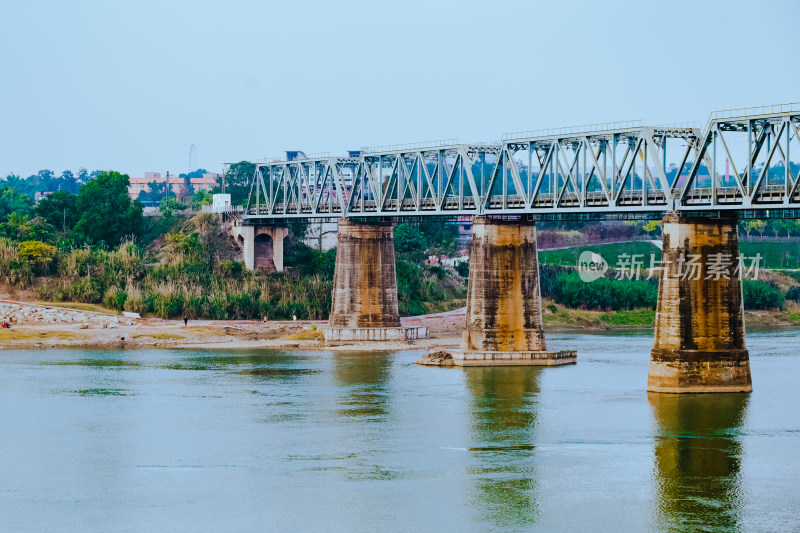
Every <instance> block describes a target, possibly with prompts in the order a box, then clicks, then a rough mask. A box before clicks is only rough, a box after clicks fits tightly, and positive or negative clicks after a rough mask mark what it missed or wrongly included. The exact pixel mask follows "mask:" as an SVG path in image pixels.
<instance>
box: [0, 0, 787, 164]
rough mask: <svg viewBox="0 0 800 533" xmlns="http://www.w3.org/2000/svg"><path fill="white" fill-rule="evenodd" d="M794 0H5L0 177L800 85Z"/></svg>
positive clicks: (609, 110) (692, 110)
mask: <svg viewBox="0 0 800 533" xmlns="http://www.w3.org/2000/svg"><path fill="white" fill-rule="evenodd" d="M798 20H800V1H798V0H785V1H781V0H775V1H766V0H761V1H758V2H756V1H748V2H731V1H720V2H707V1H698V0H693V1H687V2H683V1H673V0H670V1H658V2H647V3H646V2H641V1H635V2H608V1H600V0H592V1H587V2H582V1H564V0H549V1H546V2H487V1H481V2H466V1H462V2H437V1H434V0H428V1H420V2H417V1H413V2H397V1H395V2H381V1H378V0H373V1H369V2H347V1H340V2H336V1H325V2H307V1H291V2H280V3H278V2H255V1H253V2H240V1H233V0H227V1H222V2H203V1H198V0H191V1H167V0H159V1H145V0H138V1H135V2H121V1H120V2H111V1H108V2H79V1H67V2H64V1H58V2H55V1H54V2H38V1H35V0H28V1H16V0H3V1H2V3H1V4H0V21H2V26H0V175H2V176H5V175H6V174H7V173H9V172H14V173H17V174H21V175H23V176H26V175H28V174H31V173H34V172H35V171H37V170H38V169H40V168H50V169H52V170H54V171H56V172H59V173H60V172H61V171H62V170H64V169H72V170H77V169H78V168H79V167H81V166H84V167H87V168H89V169H90V170H92V169H115V170H120V171H122V172H126V173H128V174H130V175H133V176H140V175H142V174H143V172H145V171H148V170H153V171H165V170H170V171H172V172H185V171H186V168H187V166H188V159H189V147H190V146H191V144H195V145H196V146H197V152H198V165H199V166H200V167H203V168H206V169H208V170H213V171H218V170H220V169H221V163H222V162H223V161H238V160H241V159H249V160H253V159H259V158H263V157H265V156H274V155H279V154H281V153H282V152H283V151H284V150H287V149H288V150H297V149H299V150H305V151H306V152H331V153H333V154H338V153H343V152H344V151H345V150H347V149H358V148H360V147H362V146H374V145H383V144H394V143H407V142H416V141H426V140H433V139H444V138H458V139H460V140H461V141H491V140H496V139H498V138H499V137H500V136H501V135H502V134H503V133H505V132H512V131H519V130H530V129H539V128H547V127H557V126H570V125H576V124H587V123H594V122H606V121H614V120H627V119H639V118H641V119H643V120H645V121H646V122H650V123H654V124H664V123H673V122H683V121H699V122H701V123H703V124H704V123H705V121H706V119H707V117H708V113H709V112H710V111H712V110H715V109H729V108H734V107H744V106H752V105H763V104H774V103H786V102H795V101H800V33H798V31H797V22H798Z"/></svg>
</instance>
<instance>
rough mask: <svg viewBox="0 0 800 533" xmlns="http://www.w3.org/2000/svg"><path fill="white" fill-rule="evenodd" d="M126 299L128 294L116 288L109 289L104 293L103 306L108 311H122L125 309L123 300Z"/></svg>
mask: <svg viewBox="0 0 800 533" xmlns="http://www.w3.org/2000/svg"><path fill="white" fill-rule="evenodd" d="M127 299H128V293H127V292H125V291H123V290H121V289H119V288H118V287H111V288H110V289H108V290H107V291H106V294H105V296H103V305H104V306H106V307H108V308H109V309H114V310H116V311H122V310H123V309H125V300H127Z"/></svg>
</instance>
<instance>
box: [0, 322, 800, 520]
mask: <svg viewBox="0 0 800 533" xmlns="http://www.w3.org/2000/svg"><path fill="white" fill-rule="evenodd" d="M549 344H550V347H552V348H573V349H577V350H578V351H579V356H578V357H579V363H578V364H577V365H573V366H568V367H560V368H545V369H541V368H523V367H511V368H469V369H459V368H456V369H445V368H423V367H417V366H414V365H412V364H411V362H412V361H414V360H415V359H416V358H417V357H418V356H419V355H420V353H421V352H419V351H416V352H415V351H407V352H399V353H368V354H364V353H360V354H352V353H334V352H297V351H292V352H281V351H266V350H265V351H247V352H244V351H242V352H233V353H222V352H216V351H182V350H129V351H124V350H113V351H85V350H81V351H78V350H28V351H12V350H7V351H0V436H2V438H0V530H3V531H56V530H57V531H156V530H161V531H266V530H342V531H345V530H346V531H378V530H382V531H434V530H436V531H487V530H512V531H517V530H519V531H523V530H561V531H565V530H566V531H585V530H605V531H611V530H617V531H619V530H629V531H630V530H637V531H645V530H677V529H683V530H698V529H700V530H708V531H740V530H741V531H753V530H763V531H767V530H772V531H775V530H792V529H794V530H797V529H798V528H800V516H799V515H798V512H799V511H798V510H799V509H800V453H799V452H800V414H798V407H797V406H798V404H800V389H798V383H800V354H798V348H797V347H798V345H800V335H799V334H798V333H797V332H794V331H785V332H777V333H776V332H758V333H754V334H751V335H749V336H748V347H749V348H750V353H751V365H752V372H753V385H754V388H755V391H754V392H753V393H752V394H749V395H747V394H732V395H727V394H725V395H690V396H674V395H652V394H651V395H648V394H647V392H646V391H645V384H646V380H647V363H648V354H649V350H650V348H651V347H652V336H651V334H649V333H633V334H619V333H615V334H614V335H571V334H570V335H565V334H561V335H550V336H549Z"/></svg>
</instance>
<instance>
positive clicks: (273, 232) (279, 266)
mask: <svg viewBox="0 0 800 533" xmlns="http://www.w3.org/2000/svg"><path fill="white" fill-rule="evenodd" d="M231 231H232V232H233V236H234V238H235V239H236V241H237V242H238V243H239V246H241V247H242V254H243V255H244V266H245V267H246V268H247V269H248V270H256V269H261V270H266V271H267V272H283V239H285V238H286V236H287V235H288V234H289V228H286V227H281V226H233V227H232V228H231Z"/></svg>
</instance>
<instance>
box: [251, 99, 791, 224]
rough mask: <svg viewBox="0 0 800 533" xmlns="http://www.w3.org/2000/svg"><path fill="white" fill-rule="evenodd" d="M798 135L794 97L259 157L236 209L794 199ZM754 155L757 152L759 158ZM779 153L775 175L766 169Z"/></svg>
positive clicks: (379, 212) (651, 205)
mask: <svg viewBox="0 0 800 533" xmlns="http://www.w3.org/2000/svg"><path fill="white" fill-rule="evenodd" d="M772 111H775V110H772ZM729 132H739V133H742V132H747V135H748V139H749V141H748V144H747V148H746V152H747V155H746V161H747V162H746V164H745V165H743V168H744V170H741V169H739V167H737V166H736V164H735V162H734V157H733V156H732V155H731V151H730V150H729V147H728V144H726V137H725V135H726V134H728V133H729ZM799 139H800V109H795V108H794V107H791V108H790V109H788V110H785V109H780V110H778V111H777V112H771V113H764V112H761V113H754V114H750V115H741V116H735V117H731V116H722V115H720V116H715V115H712V118H711V119H710V120H709V123H708V125H707V127H706V130H705V132H701V131H700V130H699V129H697V128H687V127H649V126H638V125H637V126H630V125H628V126H626V127H616V128H613V127H612V128H607V129H603V128H591V129H589V130H587V131H586V132H569V133H563V134H559V133H554V134H550V133H546V134H536V133H532V134H530V135H528V136H526V135H516V136H514V138H509V139H505V140H503V141H502V142H501V143H498V144H489V145H485V144H446V145H442V146H433V147H423V148H408V149H403V148H397V149H390V150H386V151H375V152H364V153H362V154H360V155H359V156H358V157H323V158H311V159H301V160H295V161H274V162H263V163H257V164H256V171H255V175H254V179H253V181H252V183H251V187H250V197H249V200H248V206H247V208H246V210H245V218H247V219H249V220H251V221H256V220H260V219H284V218H335V217H350V216H355V217H371V216H419V215H438V216H442V215H450V216H457V215H489V214H496V215H515V214H550V215H552V214H559V213H585V212H595V213H621V212H637V211H639V212H660V211H673V210H676V211H681V210H686V211H689V210H691V211H703V210H738V209H754V208H769V209H780V208H792V209H798V208H800V196H799V195H800V191H799V190H798V189H799V188H800V176H795V173H794V172H793V171H792V167H791V159H790V157H789V156H790V146H791V145H792V144H793V143H794V144H797V142H798V140H799ZM723 150H724V152H725V155H726V156H727V157H726V159H727V160H728V161H729V162H730V164H731V165H732V166H733V167H734V168H733V178H734V179H733V182H735V183H734V186H731V183H729V182H730V181H731V180H730V178H731V176H730V175H729V174H728V172H727V171H726V175H725V177H726V180H727V181H728V182H726V183H723V182H722V177H721V176H720V175H718V172H717V163H718V160H717V158H718V157H719V156H720V154H721V153H722V151H723ZM759 158H761V159H762V160H765V161H766V163H765V165H764V166H763V167H762V168H761V169H760V170H759V169H757V168H755V164H756V162H757V161H758V160H759ZM778 159H780V161H782V162H783V164H784V167H785V176H784V180H783V183H782V184H775V183H770V180H769V179H768V177H769V174H770V164H771V163H773V162H774V161H776V160H778ZM668 162H672V163H673V164H672V165H671V166H670V168H668V167H667V163H668ZM676 163H677V164H676ZM704 169H705V170H706V172H707V173H708V174H709V176H708V177H707V178H703V176H705V174H703V170H704ZM709 169H713V172H712V171H709ZM712 175H713V177H712ZM703 180H705V181H706V182H708V181H710V183H702V181H703ZM773 181H774V179H773Z"/></svg>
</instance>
